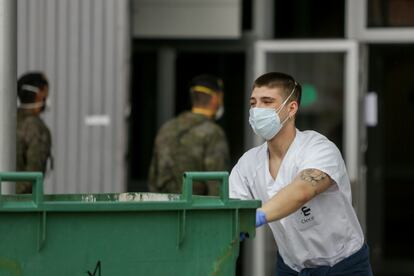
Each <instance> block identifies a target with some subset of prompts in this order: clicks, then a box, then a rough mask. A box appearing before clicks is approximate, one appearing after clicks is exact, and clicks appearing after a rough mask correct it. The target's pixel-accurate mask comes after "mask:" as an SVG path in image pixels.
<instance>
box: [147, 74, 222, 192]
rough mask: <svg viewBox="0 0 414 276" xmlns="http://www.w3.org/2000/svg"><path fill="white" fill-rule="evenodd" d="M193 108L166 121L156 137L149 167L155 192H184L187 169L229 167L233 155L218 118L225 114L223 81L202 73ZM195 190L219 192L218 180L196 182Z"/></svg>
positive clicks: (193, 92) (193, 91) (192, 90)
mask: <svg viewBox="0 0 414 276" xmlns="http://www.w3.org/2000/svg"><path fill="white" fill-rule="evenodd" d="M190 94H191V101H192V110H191V112H190V111H186V112H183V113H181V114H180V115H178V116H177V117H176V118H174V119H172V120H170V121H168V122H167V123H165V124H164V125H163V126H162V127H161V129H160V130H159V132H158V134H157V137H156V139H155V145H154V153H153V157H152V161H151V166H150V170H149V190H150V191H151V192H164V193H181V186H182V181H183V173H184V172H185V171H227V170H228V169H229V165H230V164H229V163H230V157H229V149H228V145H227V140H226V136H225V134H224V131H223V129H222V128H221V127H220V126H219V125H217V124H216V123H215V122H214V119H217V118H218V117H219V116H220V115H222V110H223V84H222V81H221V80H220V79H218V78H216V77H214V76H209V75H200V76H197V77H195V78H194V79H193V80H192V82H191V85H190ZM193 185H194V187H193V193H194V194H198V195H217V194H218V185H217V183H203V182H194V183H193Z"/></svg>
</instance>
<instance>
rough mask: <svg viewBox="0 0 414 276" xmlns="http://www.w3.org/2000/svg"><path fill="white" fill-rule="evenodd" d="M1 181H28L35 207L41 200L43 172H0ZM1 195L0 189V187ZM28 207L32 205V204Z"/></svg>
mask: <svg viewBox="0 0 414 276" xmlns="http://www.w3.org/2000/svg"><path fill="white" fill-rule="evenodd" d="M3 181H12V182H16V181H29V182H31V183H32V185H33V186H32V199H33V203H34V204H35V207H38V206H39V205H40V204H41V203H42V202H43V174H42V173H40V172H0V184H1V183H2V182H3ZM0 188H1V187H0ZM0 195H1V189H0ZM28 207H33V205H32V204H30V206H28Z"/></svg>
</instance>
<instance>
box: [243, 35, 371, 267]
mask: <svg viewBox="0 0 414 276" xmlns="http://www.w3.org/2000/svg"><path fill="white" fill-rule="evenodd" d="M359 48H360V47H359V44H358V43H357V42H356V41H353V40H344V39H337V40H336V39H332V40H330V39H318V40H259V41H257V42H255V43H254V47H253V63H252V65H253V70H252V71H253V73H252V78H251V83H253V80H254V79H256V78H257V77H258V76H260V75H262V74H264V73H265V72H266V62H267V59H266V55H267V54H269V53H279V54H283V53H286V54H292V53H293V54H294V53H342V54H344V63H343V64H344V78H343V79H344V82H343V86H344V87H343V89H344V93H343V95H344V100H343V105H344V108H343V118H344V119H343V120H344V126H343V141H344V143H343V148H344V153H345V154H344V155H345V163H346V165H347V169H348V174H349V178H350V181H351V184H352V186H353V189H354V191H353V192H354V193H353V194H354V205H355V206H354V207H355V208H356V212H357V215H358V218H359V220H360V222H361V225H362V228H363V229H364V232H365V229H366V228H365V223H366V217H365V216H366V183H365V177H362V176H363V171H364V170H363V168H364V166H365V164H362V163H363V159H362V158H361V152H363V149H362V145H364V144H365V143H363V142H364V141H363V137H362V135H363V131H361V130H363V126H362V125H361V121H363V120H360V118H361V115H362V112H361V105H362V96H363V95H362V89H361V83H362V80H361V79H360V76H359V68H360V60H359V58H360V49H359ZM250 93H251V91H246V95H245V98H246V99H248V98H249V97H250ZM244 116H245V120H244V121H245V122H246V123H245V124H246V125H245V129H249V126H248V123H247V122H248V117H249V111H248V109H247V108H246V109H245V115H244ZM245 141H246V142H247V143H248V144H249V145H248V146H250V147H252V146H257V145H260V144H262V143H263V142H264V141H263V139H261V138H260V137H258V136H256V135H254V134H253V133H252V132H251V131H245ZM355 189H356V190H355ZM265 248H266V236H265V233H264V231H257V233H256V238H255V240H254V241H253V245H252V248H251V249H252V252H251V256H249V257H250V258H251V260H252V269H253V271H254V272H255V275H264V274H263V273H264V271H263V268H264V267H266V258H265V256H264V255H263V254H264V249H265Z"/></svg>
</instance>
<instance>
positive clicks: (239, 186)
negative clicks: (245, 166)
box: [229, 161, 253, 199]
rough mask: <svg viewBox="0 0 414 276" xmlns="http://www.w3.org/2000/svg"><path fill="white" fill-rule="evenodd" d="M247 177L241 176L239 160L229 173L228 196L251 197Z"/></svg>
mask: <svg viewBox="0 0 414 276" xmlns="http://www.w3.org/2000/svg"><path fill="white" fill-rule="evenodd" d="M247 182H248V181H247V178H246V177H244V176H243V171H242V169H241V165H240V161H239V163H237V164H236V165H235V166H234V167H233V169H232V170H231V173H230V178H229V193H230V198H237V199H253V196H252V194H251V192H249V187H248V183H247Z"/></svg>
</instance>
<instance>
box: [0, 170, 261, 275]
mask: <svg viewBox="0 0 414 276" xmlns="http://www.w3.org/2000/svg"><path fill="white" fill-rule="evenodd" d="M193 180H197V181H199V180H200V181H206V180H218V181H220V183H221V186H220V196H219V197H209V196H193V195H192V183H193ZM2 181H3V182H4V181H31V182H32V183H33V194H31V195H1V196H0V235H1V237H2V239H1V242H0V275H13V276H14V275H42V276H47V275H59V276H60V275H71V276H72V275H89V276H90V275H95V276H98V275H99V276H108V275H157V276H158V275H234V274H235V269H236V259H237V257H238V253H239V234H240V232H248V233H249V236H250V238H252V237H254V234H255V209H256V208H258V207H259V206H260V201H241V200H235V199H229V193H228V174H227V173H225V172H206V173H201V172H188V173H186V174H185V175H184V181H183V192H182V194H181V195H177V194H151V193H121V194H73V195H72V194H66V195H44V194H43V177H42V174H40V173H0V182H2Z"/></svg>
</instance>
